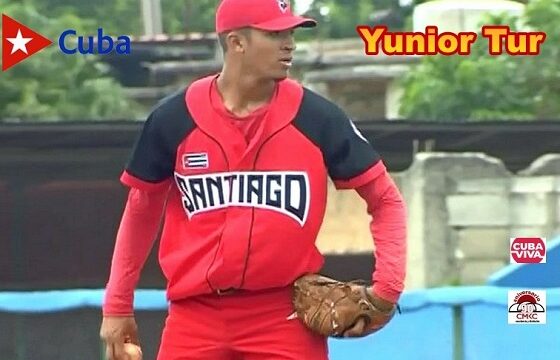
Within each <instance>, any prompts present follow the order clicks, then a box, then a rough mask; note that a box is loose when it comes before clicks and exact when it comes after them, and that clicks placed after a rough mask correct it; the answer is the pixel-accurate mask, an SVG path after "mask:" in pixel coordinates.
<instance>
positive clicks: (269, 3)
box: [216, 0, 317, 34]
mask: <svg viewBox="0 0 560 360" xmlns="http://www.w3.org/2000/svg"><path fill="white" fill-rule="evenodd" d="M316 25H317V22H316V21H315V20H313V19H309V18H304V17H301V16H297V15H294V14H292V10H291V9H290V1H289V0H222V2H221V3H220V5H219V6H218V9H217V10H216V32H217V33H218V34H219V33H222V32H224V31H230V30H234V29H240V28H244V27H252V28H255V29H261V30H268V31H282V30H288V29H293V28H296V27H314V26H316Z"/></svg>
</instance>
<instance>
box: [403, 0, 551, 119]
mask: <svg viewBox="0 0 560 360" xmlns="http://www.w3.org/2000/svg"><path fill="white" fill-rule="evenodd" d="M558 19H560V0H535V1H532V2H530V3H529V5H528V6H527V11H526V13H525V15H524V16H523V18H522V19H515V18H508V17H505V16H502V17H493V18H491V19H490V20H489V21H488V22H486V23H492V24H508V25H510V28H511V29H512V31H515V30H517V26H516V25H517V24H521V25H528V26H530V27H531V28H532V29H533V30H534V31H543V32H545V33H546V34H547V38H546V41H545V42H544V43H543V44H542V45H541V53H540V54H539V55H538V56H510V55H507V54H504V55H500V56H492V55H490V54H489V53H488V45H487V39H486V38H483V37H482V36H481V35H480V34H479V36H478V39H477V41H476V42H475V43H474V45H473V48H472V53H471V54H470V55H469V56H426V57H424V58H423V59H422V62H421V64H420V65H418V66H417V67H416V68H415V69H414V70H413V71H411V72H409V73H408V74H407V75H406V76H405V77H404V79H403V81H402V85H403V87H404V95H403V98H402V106H401V115H402V116H403V117H405V118H410V119H422V120H447V121H480V120H489V119H491V120H528V119H560V62H558V59H559V58H560V57H559V56H560V22H559V21H558Z"/></svg>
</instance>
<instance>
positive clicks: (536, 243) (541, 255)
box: [510, 237, 546, 264]
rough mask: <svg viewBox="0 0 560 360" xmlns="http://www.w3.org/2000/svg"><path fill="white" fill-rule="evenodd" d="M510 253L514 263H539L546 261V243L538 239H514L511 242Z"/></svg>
mask: <svg viewBox="0 0 560 360" xmlns="http://www.w3.org/2000/svg"><path fill="white" fill-rule="evenodd" d="M510 252H511V257H512V259H513V261H514V262H516V263H525V264H536V263H541V262H543V260H545V259H546V243H545V241H544V239H543V238H538V237H523V238H515V239H512V241H511V246H510Z"/></svg>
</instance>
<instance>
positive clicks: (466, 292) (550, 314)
mask: <svg viewBox="0 0 560 360" xmlns="http://www.w3.org/2000/svg"><path fill="white" fill-rule="evenodd" d="M531 289H534V288H531ZM523 290H526V289H523ZM507 294H508V288H501V287H494V286H474V287H446V288H437V289H429V290H418V291H409V292H405V293H404V294H403V296H402V298H401V302H400V303H401V307H402V314H401V315H397V316H396V317H395V319H394V320H393V321H392V322H391V323H390V324H389V325H388V326H387V327H386V328H385V329H383V330H382V331H380V332H378V333H377V334H374V335H372V336H369V337H366V338H362V339H329V342H330V359H331V360H349V359H351V360H366V359H367V360H372V359H390V360H401V359H402V360H440V359H441V360H451V359H455V358H454V355H453V354H454V351H460V352H461V353H462V354H463V356H462V357H460V358H459V359H462V360H495V359H498V358H504V359H508V360H518V359H519V360H522V359H523V360H524V359H526V358H530V359H535V360H553V359H555V360H556V359H560V340H559V339H558V334H560V288H552V289H546V294H547V323H546V324H544V325H508V323H507V314H508V312H507V308H508V304H507V302H508V297H507ZM102 299H103V290H67V291H46V292H4V293H0V311H4V312H12V313H14V312H15V313H46V312H57V311H58V312H60V311H65V310H72V309H76V308H84V307H92V308H99V307H100V306H101V303H102ZM135 307H136V310H138V311H141V310H165V309H166V307H167V301H166V299H165V293H164V292H163V291H162V290H138V291H137V292H136V297H135ZM456 309H461V311H460V312H461V313H462V322H459V323H458V324H459V326H457V324H456V323H454V321H455V320H457V319H455V318H454V311H455V310H456ZM457 328H459V329H461V330H460V331H462V334H463V337H462V339H461V338H460V334H461V333H456V330H457Z"/></svg>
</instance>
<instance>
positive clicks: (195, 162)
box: [183, 153, 208, 169]
mask: <svg viewBox="0 0 560 360" xmlns="http://www.w3.org/2000/svg"><path fill="white" fill-rule="evenodd" d="M183 168H185V169H208V154H207V153H187V154H184V155H183Z"/></svg>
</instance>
